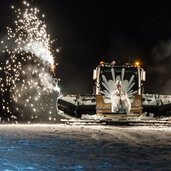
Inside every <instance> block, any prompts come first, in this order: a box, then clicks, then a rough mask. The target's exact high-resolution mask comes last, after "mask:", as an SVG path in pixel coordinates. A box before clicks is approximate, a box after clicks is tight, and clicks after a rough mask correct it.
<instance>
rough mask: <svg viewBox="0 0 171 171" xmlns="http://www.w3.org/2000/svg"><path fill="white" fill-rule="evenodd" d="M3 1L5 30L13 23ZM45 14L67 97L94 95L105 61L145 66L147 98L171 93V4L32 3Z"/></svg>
mask: <svg viewBox="0 0 171 171" xmlns="http://www.w3.org/2000/svg"><path fill="white" fill-rule="evenodd" d="M21 2H22V1H19V0H16V1H15V0H13V1H12V0H1V5H0V23H1V24H0V31H1V32H2V33H1V35H3V34H4V30H5V27H6V25H8V24H9V23H10V22H11V14H12V11H11V10H10V4H14V5H15V4H16V6H20V4H21ZM32 4H33V5H36V6H37V7H38V8H39V9H40V11H41V13H45V15H46V22H47V25H48V31H49V33H50V34H51V36H52V38H54V39H57V42H56V47H61V52H60V53H59V54H58V55H57V56H55V57H56V58H57V61H58V62H59V66H58V70H57V71H58V75H59V77H60V79H61V81H60V86H61V89H62V92H63V93H73V94H75V93H82V94H83V93H92V90H93V80H92V73H93V69H94V68H95V67H96V66H97V65H98V64H99V62H100V61H101V60H103V61H106V62H111V61H112V60H116V61H117V62H118V63H125V62H128V61H131V62H133V61H134V60H135V59H140V60H141V61H142V64H143V67H144V68H145V69H146V71H147V81H146V83H145V92H146V93H169V94H171V88H170V87H171V74H170V73H171V41H170V40H171V1H169V0H164V1H163V0H143V1H138V0H135V1H130V0H129V1H123V0H120V1H119V0H118V1H114V0H113V1H108V0H106V1H102V2H100V1H93V0H92V1H88V0H87V1H84V0H83V1H73V0H72V1H69V0H68V1H66V0H32Z"/></svg>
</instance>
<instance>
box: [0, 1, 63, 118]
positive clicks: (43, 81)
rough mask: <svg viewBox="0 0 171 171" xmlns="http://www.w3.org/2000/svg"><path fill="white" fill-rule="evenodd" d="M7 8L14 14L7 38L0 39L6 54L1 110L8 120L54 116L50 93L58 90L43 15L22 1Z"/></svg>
mask: <svg viewBox="0 0 171 171" xmlns="http://www.w3.org/2000/svg"><path fill="white" fill-rule="evenodd" d="M11 8H12V9H13V11H14V14H15V16H16V17H15V18H16V19H15V21H14V23H13V24H14V26H13V27H7V38H6V40H5V41H1V45H2V46H3V47H4V48H3V52H4V53H5V55H6V60H5V62H4V63H3V64H2V67H1V71H2V73H3V74H1V75H2V78H1V79H0V82H1V83H0V84H1V85H0V90H1V96H2V102H1V103H2V105H1V106H2V112H3V113H4V115H5V117H7V118H8V120H11V119H14V118H15V119H17V120H25V119H27V120H30V119H31V120H32V119H38V120H41V119H39V118H42V117H44V119H45V118H46V119H48V120H55V117H53V114H52V113H53V112H52V111H53V108H54V107H55V105H53V103H54V104H55V100H54V99H53V96H54V94H55V92H56V94H59V91H60V89H59V87H58V79H57V78H55V69H56V65H57V63H56V62H55V59H54V57H53V54H54V53H55V51H54V50H53V48H52V45H53V44H54V42H55V40H51V37H50V35H49V34H48V33H47V26H46V23H45V21H44V20H43V18H44V17H45V16H44V14H43V15H40V13H39V10H38V8H33V7H31V5H30V4H29V3H27V2H26V1H23V8H21V9H20V8H18V9H17V8H16V7H15V6H11ZM15 113H17V115H13V114H15ZM43 113H45V115H44V116H43Z"/></svg>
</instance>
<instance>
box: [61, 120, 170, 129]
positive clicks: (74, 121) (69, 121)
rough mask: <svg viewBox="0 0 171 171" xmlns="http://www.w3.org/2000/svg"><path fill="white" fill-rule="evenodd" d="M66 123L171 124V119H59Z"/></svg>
mask: <svg viewBox="0 0 171 171" xmlns="http://www.w3.org/2000/svg"><path fill="white" fill-rule="evenodd" d="M61 122H62V123H65V124H68V125H114V126H116V125H118V126H168V127H170V126H171V120H161V119H158V120H157V119H156V120H155V119H152V120H139V121H138V120H117V121H116V120H110V119H106V120H92V119H61Z"/></svg>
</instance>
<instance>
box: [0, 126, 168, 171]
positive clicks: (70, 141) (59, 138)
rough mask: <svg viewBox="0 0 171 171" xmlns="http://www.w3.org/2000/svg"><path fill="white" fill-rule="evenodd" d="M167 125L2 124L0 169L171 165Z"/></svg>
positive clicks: (155, 167) (78, 170)
mask: <svg viewBox="0 0 171 171" xmlns="http://www.w3.org/2000/svg"><path fill="white" fill-rule="evenodd" d="M170 152H171V128H170V127H145V126H143V127H142V126H141V127H117V126H103V125H101V126H95V125H93V126H85V125H81V126H78V125H64V124H20V125H17V124H14V125H13V124H9V125H8V124H7V125H0V170H8V171H9V170H10V171H20V170H24V171H25V170H36V171H37V170H41V171H47V170H48V171H56V170H76V171H84V170H93V171H94V170H111V171H113V170H150V171H151V170H169V169H170V168H171V153H170Z"/></svg>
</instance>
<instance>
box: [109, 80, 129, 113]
mask: <svg viewBox="0 0 171 171" xmlns="http://www.w3.org/2000/svg"><path fill="white" fill-rule="evenodd" d="M115 86H116V89H115V90H114V92H113V94H112V97H111V104H112V112H118V113H129V112H130V109H131V103H130V100H129V98H128V95H127V93H126V92H124V91H123V90H122V86H121V83H119V82H118V83H117V84H116V85H115Z"/></svg>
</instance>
